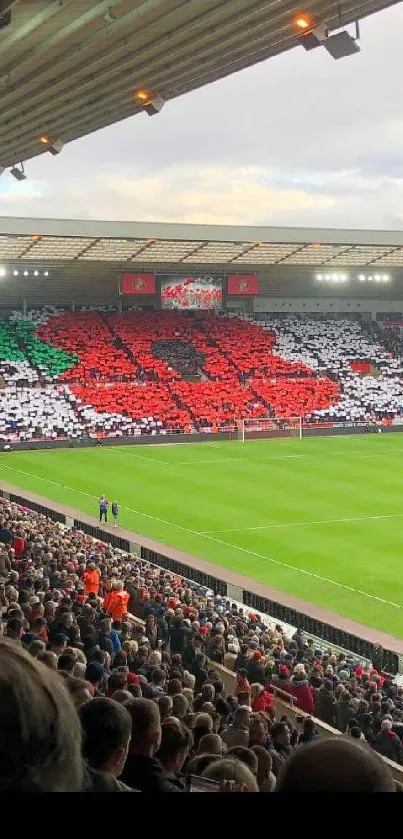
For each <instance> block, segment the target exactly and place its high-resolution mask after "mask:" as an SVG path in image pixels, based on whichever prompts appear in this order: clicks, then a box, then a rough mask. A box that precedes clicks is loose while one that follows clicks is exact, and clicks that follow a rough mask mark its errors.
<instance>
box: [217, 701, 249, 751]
mask: <svg viewBox="0 0 403 839" xmlns="http://www.w3.org/2000/svg"><path fill="white" fill-rule="evenodd" d="M249 721H250V711H249V710H248V709H247V708H237V709H236V711H235V713H234V722H233V723H232V725H229V726H228V728H226V729H225V731H224V732H223V734H222V741H223V743H224V744H225V745H226V746H227V748H228V749H231V748H232V747H233V746H248V745H249Z"/></svg>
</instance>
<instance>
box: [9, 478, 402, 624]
mask: <svg viewBox="0 0 403 839" xmlns="http://www.w3.org/2000/svg"><path fill="white" fill-rule="evenodd" d="M2 466H3V469H9V470H10V471H11V472H18V473H19V474H21V475H27V476H28V477H30V478H35V479H36V480H38V481H43V482H44V483H47V484H52V485H53V486H57V487H59V488H60V489H67V490H70V491H71V492H76V493H78V494H79V495H85V496H87V498H93V499H97V496H95V495H92V494H91V493H89V492H85V491H84V490H81V489H74V487H70V486H67V484H60V483H58V482H57V481H52V480H51V479H50V478H43V477H42V476H41V475H35V474H34V473H32V472H26V471H25V470H23V469H16V468H15V467H14V466H7V465H6V466H5V465H4V464H2ZM120 506H121V509H122V510H128V511H129V512H130V513H135V514H136V515H138V516H142V517H144V518H146V519H151V520H152V521H158V522H160V523H161V524H166V525H168V526H169V527H174V528H176V529H177V530H182V531H183V532H185V533H191V534H192V535H193V536H198V537H200V538H202V539H208V540H209V541H210V542H214V543H215V544H217V545H221V546H223V547H225V548H231V550H235V551H240V552H241V553H243V554H246V555H247V556H254V557H257V558H258V559H262V560H264V561H265V562H271V563H272V564H273V565H277V566H278V567H280V568H287V569H288V570H289V571H294V572H296V573H298V574H303V575H304V576H305V577H311V578H312V579H315V580H319V581H320V582H321V583H327V584H328V585H332V586H336V587H337V588H341V589H343V590H344V591H350V592H352V593H353V594H359V595H361V596H362V597H366V598H367V599H368V600H375V601H376V602H377V603H383V604H384V605H386V606H392V607H393V608H394V609H403V605H401V604H399V603H393V601H391V600H385V599H384V598H383V597H378V595H376V594H369V592H367V591H362V590H361V589H358V588H354V587H353V586H348V585H345V583H339V582H337V580H331V579H330V578H329V577H322V576H321V575H320V574H315V573H314V572H313V571H308V570H306V569H305V568H298V567H297V566H296V565H290V564H289V563H287V562H282V561H281V560H280V559H274V557H272V556H266V555H265V554H260V553H258V552H257V551H252V550H250V549H249V548H242V547H241V546H240V545H234V544H232V542H226V541H224V540H223V539H218V538H217V537H216V536H212V535H210V534H208V533H201V532H200V531H198V530H192V529H191V528H190V527H185V526H184V525H183V524H176V523H175V522H172V521H167V519H163V518H160V516H153V515H151V514H150V513H143V512H142V511H141V510H134V509H133V508H132V507H125V506H123V504H122V505H120Z"/></svg>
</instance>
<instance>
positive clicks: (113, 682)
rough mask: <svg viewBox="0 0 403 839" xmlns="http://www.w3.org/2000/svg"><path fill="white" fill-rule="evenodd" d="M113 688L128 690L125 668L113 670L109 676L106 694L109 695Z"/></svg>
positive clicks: (112, 692)
mask: <svg viewBox="0 0 403 839" xmlns="http://www.w3.org/2000/svg"><path fill="white" fill-rule="evenodd" d="M115 690H128V672H127V670H126V669H124V670H119V671H116V672H113V673H111V675H110V676H109V679H108V690H107V694H108V696H109V697H111V696H112V695H113V694H114V693H115Z"/></svg>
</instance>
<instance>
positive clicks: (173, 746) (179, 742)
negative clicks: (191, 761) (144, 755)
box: [156, 718, 192, 775]
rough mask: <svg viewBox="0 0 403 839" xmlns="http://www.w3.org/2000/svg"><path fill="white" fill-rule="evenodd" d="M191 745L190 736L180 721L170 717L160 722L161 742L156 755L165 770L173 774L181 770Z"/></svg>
mask: <svg viewBox="0 0 403 839" xmlns="http://www.w3.org/2000/svg"><path fill="white" fill-rule="evenodd" d="M191 745H192V736H191V734H190V731H189V729H188V728H186V726H185V725H184V724H183V723H182V722H180V721H179V720H176V719H174V720H172V718H171V719H170V720H165V721H164V722H163V723H162V725H161V743H160V747H159V749H158V752H157V755H156V756H157V757H158V759H159V760H160V761H161V763H162V765H163V767H164V769H165V770H166V772H169V773H171V774H172V775H175V774H177V773H179V772H180V771H181V769H182V766H183V764H184V762H185V760H186V758H187V756H188V754H189V751H190V748H191Z"/></svg>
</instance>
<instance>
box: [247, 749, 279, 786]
mask: <svg viewBox="0 0 403 839" xmlns="http://www.w3.org/2000/svg"><path fill="white" fill-rule="evenodd" d="M252 752H254V753H255V755H256V757H257V762H258V763H257V775H256V780H257V783H258V787H259V792H274V791H275V789H276V776H275V775H274V773H273V772H272V766H273V760H272V756H271V754H270V752H268V751H267V749H265V748H264V746H252Z"/></svg>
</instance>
